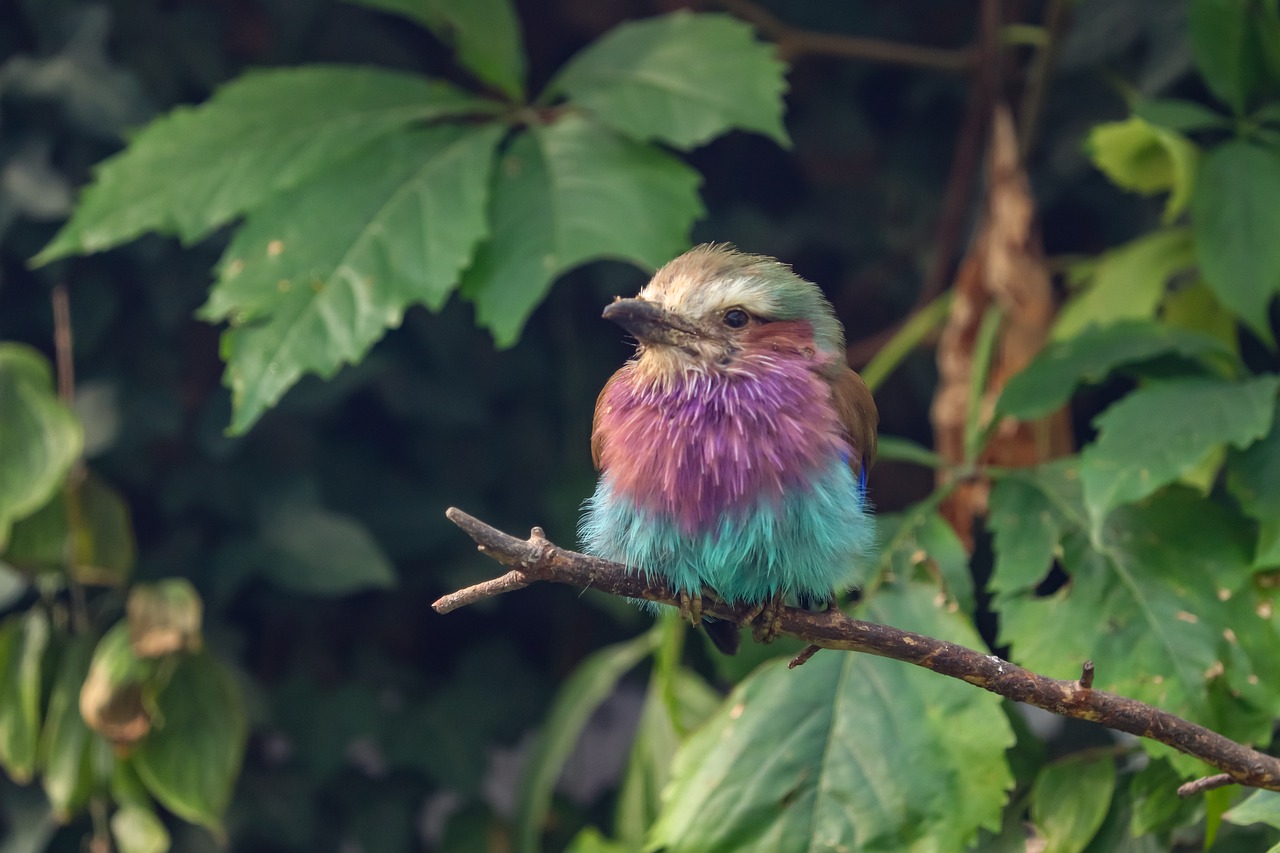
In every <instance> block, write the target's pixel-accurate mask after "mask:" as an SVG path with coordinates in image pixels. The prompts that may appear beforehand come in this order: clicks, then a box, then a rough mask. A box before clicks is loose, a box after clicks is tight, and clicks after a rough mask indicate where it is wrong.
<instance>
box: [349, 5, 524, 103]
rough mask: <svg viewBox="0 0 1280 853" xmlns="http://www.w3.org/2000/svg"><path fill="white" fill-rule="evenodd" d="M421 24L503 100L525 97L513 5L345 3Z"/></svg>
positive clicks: (522, 50)
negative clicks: (494, 88) (493, 87)
mask: <svg viewBox="0 0 1280 853" xmlns="http://www.w3.org/2000/svg"><path fill="white" fill-rule="evenodd" d="M347 2H348V3H356V4H358V5H361V6H369V7H371V8H374V9H381V10H382V11H384V12H390V13H392V14H395V15H400V16H402V17H405V18H408V19H409V20H411V21H417V22H418V23H420V24H422V25H423V26H425V27H426V28H427V29H429V30H431V31H432V32H434V33H435V34H436V35H437V36H438V37H439V38H440V39H441V40H442V41H444V42H446V43H447V44H450V45H452V46H453V48H454V49H455V50H456V51H457V54H458V62H459V63H460V64H461V65H462V66H463V67H464V68H466V69H467V70H469V71H471V72H472V73H473V74H475V75H476V77H478V78H479V79H481V80H483V81H484V82H486V83H489V84H491V85H493V86H496V87H497V88H498V89H499V90H500V91H501V92H502V93H503V94H505V95H507V96H509V97H511V98H513V99H515V100H520V99H522V98H523V97H524V75H525V68H524V48H523V47H522V46H521V44H520V22H519V20H517V18H516V13H515V9H513V8H512V7H511V2H510V0H347Z"/></svg>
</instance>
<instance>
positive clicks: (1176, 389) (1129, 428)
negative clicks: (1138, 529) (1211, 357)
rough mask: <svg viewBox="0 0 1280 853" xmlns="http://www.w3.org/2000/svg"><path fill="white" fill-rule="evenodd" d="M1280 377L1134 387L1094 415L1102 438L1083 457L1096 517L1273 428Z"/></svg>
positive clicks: (1088, 495) (1086, 485)
mask: <svg viewBox="0 0 1280 853" xmlns="http://www.w3.org/2000/svg"><path fill="white" fill-rule="evenodd" d="M1278 390H1280V377H1277V376H1267V375H1264V376H1257V377H1254V378H1252V379H1247V380H1244V381H1241V382H1224V381H1221V380H1216V379H1209V378H1199V377H1191V378H1186V379H1174V380H1168V381H1161V382H1153V383H1151V384H1150V385H1147V386H1145V387H1142V388H1138V389H1137V390H1135V391H1132V392H1131V393H1129V394H1128V395H1127V396H1125V397H1124V399H1122V400H1120V401H1119V402H1118V403H1116V404H1115V405H1113V406H1111V407H1110V408H1109V409H1107V410H1106V411H1105V412H1103V413H1102V414H1101V415H1099V416H1098V417H1097V418H1095V419H1094V425H1095V426H1096V427H1097V428H1098V439H1097V440H1096V441H1095V442H1093V443H1092V444H1090V445H1089V446H1088V447H1086V448H1085V449H1084V450H1083V451H1082V452H1081V454H1080V461H1081V464H1080V478H1081V480H1083V482H1084V496H1085V503H1086V504H1087V505H1088V506H1089V511H1090V513H1092V514H1093V515H1094V517H1096V518H1102V517H1103V516H1105V515H1106V514H1107V513H1108V512H1109V511H1111V510H1112V509H1113V508H1115V507H1117V506H1121V505H1122V504H1126V503H1131V502H1133V501H1137V500H1141V499H1142V498H1145V497H1146V496H1148V495H1150V494H1152V493H1153V492H1155V491H1156V490H1157V489H1159V488H1160V487H1162V486H1164V485H1166V484H1168V483H1171V482H1173V481H1174V480H1176V479H1178V478H1179V477H1180V476H1182V475H1183V474H1184V473H1186V472H1188V471H1190V470H1191V469H1193V468H1194V467H1195V466H1196V465H1197V464H1199V463H1200V462H1201V461H1202V460H1203V459H1204V458H1205V457H1206V456H1207V455H1208V454H1210V453H1211V452H1214V451H1215V450H1218V449H1220V448H1221V447H1222V446H1223V445H1227V444H1230V445H1232V446H1234V447H1236V448H1239V449H1243V448H1245V447H1248V446H1249V445H1250V444H1252V443H1253V442H1255V441H1257V440H1258V439H1259V438H1262V436H1264V435H1266V434H1267V433H1268V432H1269V431H1270V429H1271V422H1272V417H1273V416H1274V414H1275V405H1276V393H1277V391H1278Z"/></svg>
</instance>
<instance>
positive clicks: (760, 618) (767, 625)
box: [747, 593, 786, 643]
mask: <svg viewBox="0 0 1280 853" xmlns="http://www.w3.org/2000/svg"><path fill="white" fill-rule="evenodd" d="M783 598H784V596H783V595H782V593H778V594H777V595H775V596H773V597H772V598H770V599H768V600H767V601H765V602H763V603H762V604H760V605H759V607H758V608H757V609H753V610H752V611H751V612H750V614H749V615H750V618H749V619H748V620H747V621H748V622H751V623H753V625H754V627H753V628H752V631H751V635H752V637H753V638H754V639H755V641H756V642H757V643H772V642H773V641H774V640H776V639H777V638H778V634H779V633H780V632H781V631H782V609H783V607H785V606H786V605H785V602H784V600H783Z"/></svg>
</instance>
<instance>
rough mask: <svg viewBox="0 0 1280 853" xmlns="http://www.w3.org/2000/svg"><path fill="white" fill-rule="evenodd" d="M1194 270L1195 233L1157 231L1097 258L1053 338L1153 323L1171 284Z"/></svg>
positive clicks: (1055, 326)
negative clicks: (1133, 322)
mask: <svg viewBox="0 0 1280 853" xmlns="http://www.w3.org/2000/svg"><path fill="white" fill-rule="evenodd" d="M1194 265H1195V255H1194V253H1193V252H1192V248H1191V232H1190V231H1189V230H1188V229H1186V228H1174V229H1169V230H1164V231H1156V232H1154V233H1152V234H1148V235H1146V236H1144V237H1140V238H1138V239H1137V240H1134V241H1133V242H1131V243H1128V244H1126V245H1124V246H1120V247H1118V248H1115V249H1112V250H1111V251H1109V252H1107V253H1106V254H1104V255H1103V256H1102V257H1100V258H1098V260H1097V263H1096V265H1095V267H1094V272H1093V275H1092V277H1091V280H1090V281H1089V283H1088V285H1086V287H1085V288H1084V289H1083V290H1082V291H1081V292H1080V293H1078V294H1076V295H1074V296H1073V297H1072V298H1071V300H1070V301H1069V302H1067V303H1066V304H1065V305H1064V306H1063V307H1062V311H1061V312H1060V313H1059V314H1058V319H1057V320H1056V321H1055V322H1054V324H1053V338H1054V339H1055V340H1063V339H1066V338H1071V337H1074V336H1076V335H1078V334H1080V333H1081V332H1083V331H1084V330H1085V329H1087V328H1088V327H1089V326H1094V325H1096V326H1106V325H1110V324H1112V323H1115V322H1118V321H1120V320H1150V319H1151V318H1152V317H1154V316H1155V313H1156V308H1157V306H1159V304H1160V301H1161V299H1162V298H1163V297H1164V295H1165V289H1166V286H1167V285H1168V283H1169V279H1170V278H1172V277H1173V276H1174V275H1175V274H1177V273H1179V272H1181V271H1183V270H1186V269H1189V268H1191V267H1193V266H1194Z"/></svg>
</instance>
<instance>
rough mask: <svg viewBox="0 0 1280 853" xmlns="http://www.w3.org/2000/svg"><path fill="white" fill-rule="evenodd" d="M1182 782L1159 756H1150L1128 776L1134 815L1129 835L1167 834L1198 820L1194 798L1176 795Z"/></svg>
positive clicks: (1197, 810) (1197, 806)
mask: <svg viewBox="0 0 1280 853" xmlns="http://www.w3.org/2000/svg"><path fill="white" fill-rule="evenodd" d="M1181 782H1182V777H1181V776H1180V775H1179V774H1178V773H1177V771H1175V770H1174V769H1173V767H1172V766H1171V765H1170V764H1169V762H1168V761H1166V760H1165V759H1162V758H1155V759H1152V760H1151V761H1150V762H1149V763H1148V764H1147V766H1146V767H1144V768H1142V769H1141V770H1139V771H1138V772H1137V773H1136V774H1134V775H1133V776H1132V777H1131V778H1130V782H1129V795H1130V798H1131V800H1132V802H1133V815H1132V817H1131V819H1130V821H1129V827H1130V834H1131V835H1133V836H1135V837H1141V836H1145V835H1152V834H1155V833H1161V834H1166V835H1167V834H1168V832H1169V830H1171V829H1176V828H1178V827H1182V826H1186V825H1188V824H1191V823H1194V822H1195V821H1196V820H1197V818H1198V817H1199V812H1200V808H1199V804H1198V803H1197V802H1196V800H1195V798H1190V799H1183V798H1182V797H1179V796H1178V785H1179V783H1181Z"/></svg>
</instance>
